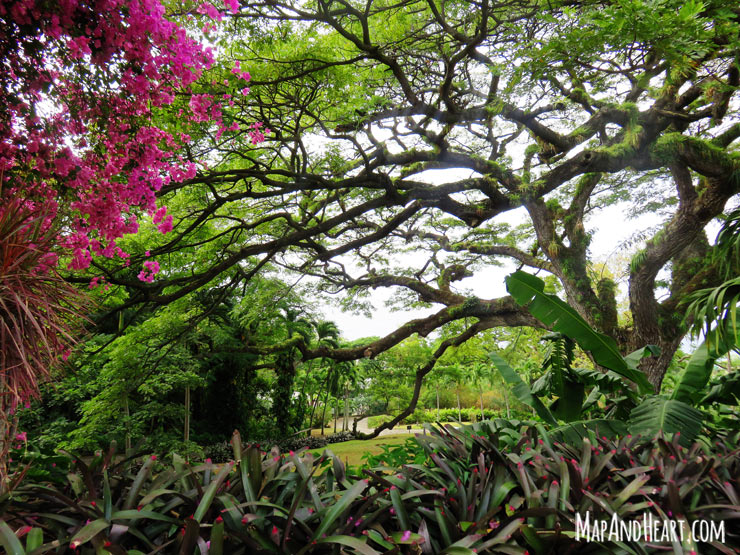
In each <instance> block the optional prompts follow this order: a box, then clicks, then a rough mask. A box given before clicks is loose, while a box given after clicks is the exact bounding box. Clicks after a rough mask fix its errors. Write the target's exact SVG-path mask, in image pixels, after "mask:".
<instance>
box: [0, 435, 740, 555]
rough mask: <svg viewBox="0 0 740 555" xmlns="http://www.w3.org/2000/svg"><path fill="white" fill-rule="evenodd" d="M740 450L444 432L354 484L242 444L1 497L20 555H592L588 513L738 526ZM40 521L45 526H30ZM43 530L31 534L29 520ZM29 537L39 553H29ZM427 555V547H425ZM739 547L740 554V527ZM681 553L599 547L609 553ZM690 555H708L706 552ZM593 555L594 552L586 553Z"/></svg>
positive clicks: (733, 542) (104, 461)
mask: <svg viewBox="0 0 740 555" xmlns="http://www.w3.org/2000/svg"><path fill="white" fill-rule="evenodd" d="M736 442H737V438H736V437H735V436H732V437H728V438H727V439H726V440H721V441H719V442H718V443H717V444H716V445H715V446H713V448H712V451H709V450H708V447H706V446H703V445H702V444H698V443H697V444H694V445H691V446H690V447H688V448H686V447H683V446H682V445H681V444H680V443H679V438H678V435H676V436H674V437H673V438H672V439H670V438H667V437H664V436H662V435H660V436H657V437H648V438H638V437H624V438H622V439H618V440H610V439H606V438H604V437H601V436H597V435H596V434H594V433H591V432H589V433H587V434H585V436H584V437H583V438H580V437H579V438H578V439H577V441H576V442H574V443H569V442H567V441H565V442H562V441H561V442H559V441H557V440H555V438H554V437H553V436H551V435H549V434H547V433H546V432H545V431H544V430H543V429H542V428H541V427H539V426H532V425H529V424H527V423H521V422H516V421H503V420H498V421H488V422H484V423H481V424H477V425H475V426H474V427H472V428H469V429H466V430H456V429H454V428H452V427H447V428H443V429H430V430H429V434H428V435H426V436H422V435H418V436H417V437H416V438H414V439H413V440H409V441H407V442H406V443H405V444H404V445H403V446H400V447H396V448H394V449H389V450H387V451H386V452H384V453H382V454H381V455H379V456H377V457H374V458H372V457H371V458H369V462H371V464H372V465H373V466H372V467H371V468H365V469H364V470H363V471H362V474H361V475H356V474H353V473H352V472H351V471H349V470H348V469H346V468H345V467H344V465H343V464H342V462H341V461H340V460H339V459H337V458H336V457H333V456H332V454H331V452H330V451H328V450H327V451H326V452H325V453H324V454H323V455H322V456H321V457H318V458H317V457H314V456H312V455H310V454H309V453H305V452H304V453H292V452H291V453H289V454H284V453H280V452H279V451H278V450H277V449H272V450H271V451H269V452H265V451H260V450H259V449H258V448H257V447H255V446H249V445H248V446H242V444H241V439H240V437H239V436H238V434H236V435H235V436H234V438H233V440H232V445H233V449H234V454H235V455H236V460H235V461H232V462H230V463H227V464H223V465H215V464H213V463H211V462H210V461H206V462H205V463H202V464H189V463H186V462H185V461H184V460H183V459H181V458H179V457H178V456H176V455H175V456H174V457H173V461H172V463H162V462H160V461H158V460H154V458H152V457H144V458H142V457H135V458H132V459H125V460H121V461H120V462H117V457H116V456H115V451H114V450H111V451H109V452H108V453H106V454H104V455H100V456H98V457H96V458H94V459H93V460H92V461H89V462H87V463H86V462H83V461H82V460H80V459H77V461H76V462H75V463H74V464H75V466H76V470H75V471H74V472H72V473H70V474H69V475H68V476H67V482H66V483H65V484H59V485H56V486H52V485H49V484H43V483H37V482H32V481H28V482H26V483H24V484H21V485H20V486H18V487H17V488H16V489H15V490H14V492H13V496H12V497H8V496H5V497H3V498H0V544H2V545H4V546H5V548H6V550H7V551H8V552H11V553H19V554H23V553H30V552H32V551H33V550H34V549H35V550H36V551H34V552H35V553H39V554H41V553H49V552H52V551H55V550H56V549H57V547H58V546H59V545H60V544H61V545H72V547H78V548H79V549H81V550H82V552H83V553H88V552H89V553H93V552H95V551H100V550H101V549H106V550H109V551H111V552H117V551H119V552H128V553H135V552H149V551H151V550H152V549H156V548H157V546H166V547H165V549H168V550H169V551H172V552H184V553H191V552H193V550H197V549H200V550H201V551H203V550H204V549H207V548H206V542H209V541H210V549H211V552H215V553H219V552H224V553H297V554H298V553H309V552H310V553H330V552H332V550H333V548H334V547H335V546H344V548H345V549H348V550H350V552H353V553H362V554H378V553H385V552H387V551H388V550H393V549H397V550H398V552H400V553H418V549H419V548H421V549H423V550H424V551H425V552H431V553H473V552H474V551H473V550H475V551H477V552H503V553H523V552H524V551H525V550H529V551H530V552H537V551H538V550H543V552H548V551H552V550H557V551H560V550H565V551H572V550H582V547H583V544H582V543H578V542H576V541H575V538H574V537H573V533H574V532H575V527H576V515H580V516H581V518H583V517H584V515H586V514H587V513H588V514H590V515H591V518H592V519H600V520H609V519H610V518H611V515H612V514H616V515H618V517H619V518H621V519H623V520H631V519H637V518H640V519H641V518H643V516H644V515H646V514H648V513H649V514H650V515H651V516H652V517H653V518H655V519H657V520H662V519H664V518H665V515H666V514H673V515H686V516H687V517H689V518H690V519H691V520H699V519H701V520H712V521H715V522H722V521H723V520H725V519H731V518H732V515H733V514H735V513H736V512H737V511H738V510H740V506H738V502H737V495H736V493H735V491H734V490H733V489H732V485H731V481H732V480H733V479H734V477H735V476H737V475H738V474H739V473H740V454H739V453H738V452H737V450H736V449H735V445H736ZM29 517H33V519H29ZM29 521H30V522H32V524H31V525H30V526H29V525H27V524H26V522H29ZM24 540H25V543H26V546H24V545H23V542H24ZM414 544H416V546H414ZM725 546H726V547H727V548H730V549H733V548H737V547H740V536H738V535H737V532H736V531H733V530H732V529H731V528H730V527H729V526H728V527H727V529H726V538H725ZM664 547H665V546H655V547H651V546H650V545H646V544H644V543H643V542H629V541H627V542H625V543H620V544H617V543H614V542H612V541H611V540H606V541H604V542H600V541H596V542H595V543H594V544H593V545H592V546H591V548H592V549H594V550H596V551H595V552H614V551H615V549H617V548H620V549H622V550H625V551H626V552H628V553H652V552H657V551H654V550H655V549H663V548H664ZM681 547H682V548H683V549H694V550H697V551H698V550H700V551H701V552H705V549H708V546H706V545H702V544H699V545H690V544H684V545H682V546H681ZM579 552H580V551H579Z"/></svg>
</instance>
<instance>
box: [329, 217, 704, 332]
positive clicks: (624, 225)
mask: <svg viewBox="0 0 740 555" xmlns="http://www.w3.org/2000/svg"><path fill="white" fill-rule="evenodd" d="M626 210H629V205H628V204H627V203H624V204H618V205H614V206H610V207H608V208H605V209H602V210H601V211H600V212H599V214H598V215H597V216H595V217H594V218H591V220H590V221H588V220H587V223H586V226H587V229H593V230H594V235H593V239H592V242H591V254H592V260H594V261H596V262H605V261H607V260H608V259H609V258H610V257H613V256H615V255H616V254H619V252H620V250H621V249H620V245H621V244H622V243H624V242H625V241H626V240H627V239H629V238H630V237H631V236H632V235H633V234H634V233H635V232H636V231H640V230H643V229H647V228H648V227H651V226H654V225H656V224H657V223H658V222H659V220H658V219H657V218H656V216H655V215H654V214H647V215H644V216H641V217H639V218H635V219H634V220H625V218H624V215H625V213H626V212H625V211H626ZM502 216H504V215H502ZM505 216H507V217H506V218H504V219H505V220H506V221H508V222H510V223H519V222H521V221H522V218H523V217H524V215H523V209H520V210H519V211H515V212H511V213H508V214H505ZM499 218H501V216H499ZM710 229H712V230H716V226H715V227H712V228H710ZM713 233H716V231H710V233H709V240H710V241H713V239H714V235H713ZM637 247H638V245H634V246H633V247H632V248H633V249H635V250H636V249H637ZM515 269H516V266H515V264H514V263H513V262H511V263H510V264H509V265H507V266H506V267H499V268H487V269H485V270H484V271H478V272H476V273H475V275H474V276H473V277H471V278H466V279H464V280H462V281H460V282H457V283H456V285H458V287H464V288H466V289H472V290H473V292H474V294H475V295H476V296H478V297H481V298H484V299H493V298H496V297H500V296H502V295H505V294H506V287H505V285H504V277H506V276H507V275H508V274H509V273H511V272H512V271H514V270H515ZM391 295H392V291H391V290H390V289H388V288H379V289H376V290H375V291H373V292H372V297H371V299H372V303H373V305H374V307H375V310H374V312H373V317H372V318H366V317H364V316H361V315H355V314H350V313H345V312H342V311H341V310H340V309H339V308H337V307H336V306H331V305H328V304H327V305H324V306H323V307H322V309H323V311H324V315H325V316H326V317H327V319H329V320H332V321H334V322H336V323H337V325H338V326H339V329H340V330H341V331H342V336H343V337H344V338H345V339H348V340H353V339H358V338H361V337H369V336H384V335H387V334H388V333H390V332H392V331H393V330H395V329H396V328H398V327H399V326H401V325H402V324H403V323H405V322H407V321H408V320H411V319H413V318H419V317H422V316H427V315H429V314H433V313H434V312H437V311H438V310H440V309H441V306H435V307H432V308H430V309H426V310H414V311H410V310H403V311H398V312H392V311H391V310H390V309H389V308H388V307H387V306H386V305H385V302H386V301H387V300H388V299H389V298H390V297H391Z"/></svg>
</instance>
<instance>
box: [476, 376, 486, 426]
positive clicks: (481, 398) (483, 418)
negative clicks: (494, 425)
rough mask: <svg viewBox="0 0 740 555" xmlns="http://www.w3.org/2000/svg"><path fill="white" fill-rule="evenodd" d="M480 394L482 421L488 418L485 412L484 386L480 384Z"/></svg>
mask: <svg viewBox="0 0 740 555" xmlns="http://www.w3.org/2000/svg"><path fill="white" fill-rule="evenodd" d="M478 394H479V395H480V419H481V422H482V421H483V420H485V419H486V415H485V414H484V413H483V386H482V385H479V386H478Z"/></svg>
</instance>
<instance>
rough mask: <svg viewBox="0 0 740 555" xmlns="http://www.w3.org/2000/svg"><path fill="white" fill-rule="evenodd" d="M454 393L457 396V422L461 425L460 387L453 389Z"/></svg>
mask: <svg viewBox="0 0 740 555" xmlns="http://www.w3.org/2000/svg"><path fill="white" fill-rule="evenodd" d="M455 393H456V394H457V421H458V422H460V423H461V424H462V408H461V407H460V387H459V386H458V387H457V388H456V389H455Z"/></svg>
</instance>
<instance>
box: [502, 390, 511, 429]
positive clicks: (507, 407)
mask: <svg viewBox="0 0 740 555" xmlns="http://www.w3.org/2000/svg"><path fill="white" fill-rule="evenodd" d="M506 387H507V386H506V384H504V404H505V405H506V419H507V420H508V419H511V412H510V411H509V390H508V389H507V388H506Z"/></svg>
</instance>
